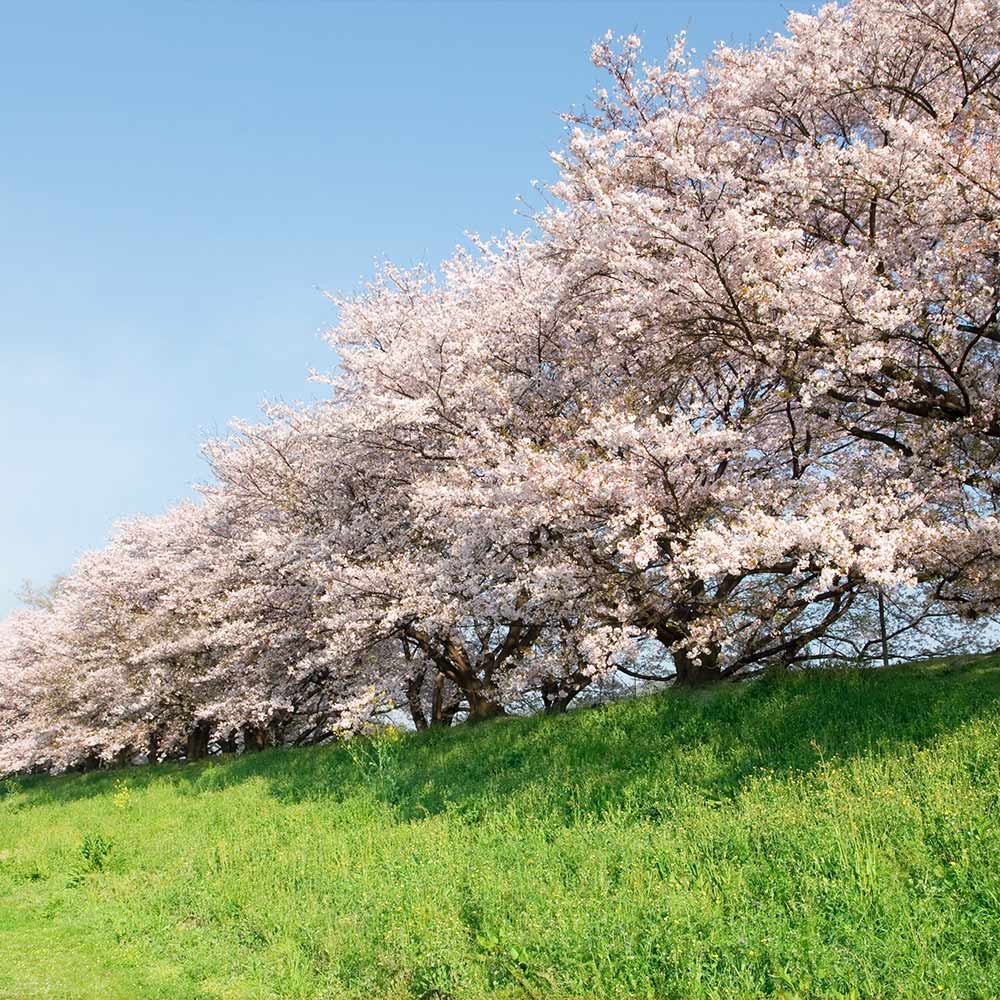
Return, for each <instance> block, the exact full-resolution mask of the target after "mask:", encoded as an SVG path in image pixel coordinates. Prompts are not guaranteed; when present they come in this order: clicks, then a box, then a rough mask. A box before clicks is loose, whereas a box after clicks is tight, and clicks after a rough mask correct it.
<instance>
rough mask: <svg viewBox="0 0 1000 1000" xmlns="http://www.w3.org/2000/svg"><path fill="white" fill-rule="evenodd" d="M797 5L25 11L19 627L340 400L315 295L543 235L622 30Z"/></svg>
mask: <svg viewBox="0 0 1000 1000" xmlns="http://www.w3.org/2000/svg"><path fill="white" fill-rule="evenodd" d="M786 6H787V5H786V4H785V3H775V2H771V0H760V2H754V0H741V2H721V0H717V2H702V3H694V2H686V0H684V2H671V0H661V2H658V3H645V2H631V0H622V2H618V3H611V2H593V3H588V2H570V0H555V2H548V3H545V2H537V3H532V2H527V0H525V2H507V3H486V2H470V3H462V2H450V3H411V4H404V3H366V4H360V3H357V4H352V3H336V2H325V3H310V2H307V0H285V2H278V0H273V2H252V0H242V2H240V3H226V2H223V0H213V2H208V0H205V2H202V3H193V2H181V0H177V2H172V3H153V2H145V3H129V4H125V3H122V4H116V3H114V2H111V0H101V2H100V3H96V4H83V3H67V4H64V5H61V4H54V3H45V2H37V0H34V2H29V0H21V2H19V3H16V2H11V0H8V3H6V4H4V5H3V8H2V10H3V30H2V32H0V92H2V95H3V99H2V101H0V135H2V136H3V150H4V152H3V157H2V159H0V225H2V231H3V238H2V240H0V379H2V389H3V391H2V392H0V425H2V427H3V428H4V437H3V447H2V450H0V482H2V489H0V552H2V556H0V614H3V613H5V612H6V611H8V610H9V609H10V608H12V607H14V606H15V605H16V601H15V598H14V593H15V591H16V590H17V588H18V587H19V586H20V584H21V583H22V581H24V580H25V579H27V578H30V579H31V580H33V581H35V582H36V583H44V582H46V581H48V580H49V579H50V578H51V577H52V576H54V575H55V574H56V573H58V572H60V571H61V570H64V569H66V568H68V567H69V566H70V565H71V564H72V563H73V561H74V560H75V559H76V558H77V557H78V556H79V554H80V553H81V552H83V551H84V550H86V549H88V548H93V547H95V546H99V545H100V544H101V543H102V541H103V540H104V538H105V537H106V535H107V533H108V530H109V529H110V527H111V525H112V524H113V523H114V522H115V521H116V520H117V519H119V518H121V517H126V516H130V515H133V514H137V513H156V512H158V511H161V510H163V509H164V508H165V507H166V506H168V505H169V504H170V503H172V502H174V501H176V500H178V499H180V498H181V497H184V496H187V495H189V494H190V489H191V485H192V484H193V483H196V482H198V481H203V480H204V479H205V478H206V477H207V471H206V468H205V466H204V464H203V462H202V460H201V458H200V455H199V443H200V442H201V441H202V440H203V439H204V438H205V437H206V436H212V435H215V434H218V433H220V432H222V431H224V430H225V426H226V424H227V422H228V421H229V420H230V419H231V418H232V417H234V416H239V417H251V418H252V417H253V416H254V415H255V413H256V412H257V409H258V406H259V404H260V402H261V400H262V399H264V398H270V399H276V398H282V399H286V400H293V399H309V398H313V397H315V396H316V395H318V394H319V393H320V391H321V390H320V389H319V387H316V386H313V385H311V384H310V383H308V382H306V380H305V379H306V374H307V371H308V369H309V368H310V367H314V368H320V369H323V368H329V367H330V366H331V365H332V363H333V359H332V356H331V354H330V352H329V350H328V348H327V347H326V346H325V345H324V343H323V342H322V340H321V339H320V331H321V330H322V329H323V328H325V327H328V326H330V325H331V324H332V322H333V320H334V315H333V312H332V309H331V307H330V305H329V303H328V302H327V301H326V300H325V299H324V297H323V296H322V294H321V290H322V289H328V290H331V291H350V290H352V289H355V288H357V287H358V286H359V285H360V283H361V282H362V281H363V280H364V279H365V278H366V277H368V276H370V275H371V273H372V267H373V262H374V261H375V260H376V259H378V258H381V257H387V258H390V259H392V260H394V261H397V262H399V263H403V264H413V263H416V262H418V261H427V262H429V263H432V264H433V263H436V262H438V261H439V260H441V259H442V258H443V257H446V256H448V255H449V254H450V253H451V251H452V249H453V248H454V246H455V244H456V243H458V242H459V241H461V239H462V235H463V233H464V232H465V231H467V230H470V231H476V232H480V233H483V234H490V233H496V232H500V231H503V230H504V229H507V228H515V229H520V228H523V226H524V221H523V220H521V219H518V218H517V217H516V216H515V215H514V211H515V209H516V208H517V204H516V202H515V198H516V196H518V195H525V196H530V194H531V181H532V179H534V178H539V179H541V180H548V179H551V178H552V176H553V171H552V168H551V166H550V164H549V160H548V151H549V150H551V149H553V148H555V147H557V146H558V145H559V143H560V140H561V136H562V131H563V124H562V122H560V120H559V117H558V115H559V113H560V112H561V111H564V110H566V109H568V108H570V107H571V106H573V105H580V104H581V103H582V102H584V101H585V100H586V98H587V96H588V95H589V93H590V92H591V90H592V88H593V87H594V85H595V83H597V82H598V77H597V74H596V70H595V69H594V68H593V66H592V65H591V63H590V60H589V50H590V45H591V43H592V42H593V41H594V40H596V39H597V38H598V37H600V36H601V35H602V34H603V33H604V32H605V31H606V30H607V29H608V28H613V29H614V30H615V31H616V32H624V33H627V32H630V31H637V32H638V33H639V34H641V35H642V36H643V38H644V40H645V43H646V47H647V52H648V53H649V55H650V56H654V55H655V56H658V55H659V54H660V53H662V52H663V51H665V49H666V47H667V44H668V40H669V39H670V38H672V36H673V35H674V34H675V33H676V32H677V31H678V30H680V29H683V28H687V29H688V31H689V37H690V38H691V40H692V43H693V44H694V45H695V46H696V48H698V49H699V50H700V51H705V50H706V49H707V48H708V47H709V45H710V43H711V41H713V40H714V39H717V38H721V39H724V40H726V41H736V42H746V41H751V40H755V39H757V38H759V37H761V36H762V35H764V34H766V33H767V32H770V31H773V30H776V29H778V28H780V27H781V24H782V22H783V19H784V16H785V12H786ZM796 6H799V7H802V6H806V5H805V4H799V5H796Z"/></svg>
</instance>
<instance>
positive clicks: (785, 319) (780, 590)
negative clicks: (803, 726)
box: [0, 0, 1000, 771]
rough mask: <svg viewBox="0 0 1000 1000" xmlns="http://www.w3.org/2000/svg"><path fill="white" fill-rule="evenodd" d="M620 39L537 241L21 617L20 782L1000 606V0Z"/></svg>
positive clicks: (343, 342) (11, 717)
mask: <svg viewBox="0 0 1000 1000" xmlns="http://www.w3.org/2000/svg"><path fill="white" fill-rule="evenodd" d="M594 58H595V61H596V63H597V64H598V65H599V66H601V67H603V69H605V70H606V71H607V73H608V77H609V80H610V84H609V89H608V90H606V91H604V90H602V91H599V92H598V94H597V96H596V99H595V102H594V105H593V108H592V109H591V111H590V112H589V113H587V114H586V115H580V116H575V117H572V118H570V119H569V120H570V123H571V131H570V136H569V139H568V141H567V143H566V145H565V148H564V149H563V151H562V152H561V153H560V154H558V156H557V163H558V166H559V169H560V173H561V178H560V181H559V183H558V184H557V185H556V186H555V188H554V189H553V192H552V193H553V199H552V207H550V208H549V209H547V210H545V211H543V212H542V213H541V214H540V215H539V216H538V218H537V219H536V223H537V234H536V235H535V236H534V237H533V238H530V239H529V238H527V237H510V238H507V239H505V240H503V241H499V242H494V243H489V244H475V245H474V246H473V248H472V249H471V250H467V251H461V252H459V253H458V254H457V255H456V256H455V257H454V258H453V259H452V260H450V261H449V262H447V263H446V264H445V265H443V266H442V268H441V269H440V271H439V273H437V274H435V273H431V272H427V271H422V270H416V271H409V272H404V271H400V270H397V269H394V268H391V267H386V268H385V269H383V271H382V273H381V274H380V275H379V276H378V278H377V279H376V280H375V282H374V283H373V284H372V285H371V286H370V287H369V288H367V289H366V291H365V292H364V293H363V294H361V295H360V296H357V297H355V298H352V299H349V300H345V301H339V302H338V303H337V305H338V307H339V322H338V325H337V327H336V329H334V330H333V331H332V333H331V334H330V335H329V339H330V343H331V346H332V347H333V348H334V350H335V351H336V353H337V357H338V362H339V363H338V366H337V368H336V371H335V373H334V374H333V375H331V376H329V377H328V378H325V379H324V381H326V382H327V383H328V384H329V390H330V393H329V399H328V400H327V401H325V402H323V403H321V404H319V405H314V406H311V407H273V408H270V409H269V410H268V411H267V414H266V420H265V421H264V422H263V423H261V424H254V425H250V424H247V425H242V424H241V425H237V426H236V427H235V428H234V434H233V436H232V437H231V438H229V439H227V440H223V441H218V442H213V443H211V444H210V445H209V446H208V447H207V454H208V457H209V459H210V461H211V464H212V467H213V470H214V473H215V479H214V482H213V484H212V485H211V486H209V487H207V488H205V489H204V497H203V502H201V503H199V504H184V505H181V506H179V507H177V508H175V509H173V510H171V511H169V512H168V513H167V514H166V515H164V516H162V517H156V518H143V519H139V520H136V521H132V522H128V523H126V524H123V525H121V526H120V527H119V529H118V531H117V533H116V535H115V536H114V538H113V540H112V541H111V543H110V544H109V545H108V546H107V547H106V548H105V549H104V550H102V551H100V552H95V553H92V554H90V555H88V556H86V557H85V558H84V559H83V560H82V561H81V562H80V563H79V564H78V565H77V566H76V567H75V568H74V569H73V570H72V572H70V573H69V574H68V575H67V576H66V577H65V578H63V579H61V580H60V581H59V583H58V584H57V586H56V587H55V588H54V589H53V591H52V593H51V594H50V595H49V597H48V598H47V599H45V600H43V601H39V602H37V606H36V607H32V608H26V609H25V610H23V611H19V612H16V613H14V614H13V615H12V616H11V617H10V618H9V619H8V620H7V621H6V622H5V623H3V625H2V626H0V771H15V770H20V769H24V768H32V767H36V768H37V767H43V768H64V767H69V766H83V765H87V764H91V765H93V764H96V763H97V762H99V761H107V760H130V759H137V758H139V757H143V758H147V759H158V758H161V757H165V756H180V755H185V756H187V757H189V758H191V757H198V756H202V755H204V754H205V753H208V752H209V751H210V750H212V749H219V750H237V749H254V748H259V747H263V746H266V745H269V744H279V743H280V744H289V743H305V742H311V741H316V740H320V739H325V738H329V737H330V736H331V735H333V734H335V733H337V732H338V731H344V730H352V729H356V728H357V727H359V726H360V725H363V724H364V723H365V722H366V721H367V720H369V719H371V718H372V716H373V715H375V714H377V713H384V712H387V711H390V710H391V709H392V707H393V706H395V710H397V711H405V712H406V713H407V714H408V716H409V718H410V720H411V721H412V723H413V725H415V726H416V727H418V728H424V727H427V726H430V725H448V724H450V723H451V722H452V721H454V720H456V719H461V718H467V719H471V720H476V719H482V718H486V717H488V716H491V715H495V714H498V713H500V712H503V711H505V710H509V709H510V708H511V707H512V706H517V707H519V708H521V707H532V706H534V707H544V708H545V709H546V710H548V711H558V710H561V709H564V708H565V707H566V706H567V705H568V704H569V703H570V702H571V701H572V700H573V699H574V698H575V697H577V696H578V695H579V694H580V693H581V692H583V691H585V689H587V688H588V686H589V685H591V684H593V683H594V682H595V681H601V680H606V679H607V678H621V677H623V676H625V677H633V678H639V679H642V680H649V679H656V678H673V679H674V680H675V682H676V683H678V684H704V683H711V682H713V681H718V680H721V679H723V678H729V677H738V676H744V675H747V674H751V673H754V672H756V671H758V670H760V669H762V668H764V667H765V666H768V665H779V666H792V665H796V664H803V663H810V662H815V661H817V660H822V659H823V658H825V657H838V658H842V657H847V656H852V655H856V654H859V653H863V652H865V651H866V649H867V644H868V643H869V641H870V640H871V639H872V634H873V633H872V630H871V619H872V615H873V614H874V612H875V608H876V606H877V602H878V598H879V595H882V596H883V598H884V600H885V601H887V602H888V608H889V614H888V628H889V631H890V633H891V635H892V638H893V641H894V644H895V646H896V648H897V649H904V648H905V649H908V650H916V649H918V648H922V647H923V646H925V645H926V644H927V643H933V642H935V641H937V642H943V641H944V642H950V643H954V642H956V641H958V638H959V637H960V636H961V634H962V628H963V625H962V623H963V622H967V621H970V620H979V621H980V622H981V621H982V620H983V619H984V618H985V619H989V618H990V616H992V615H995V613H996V609H997V606H998V604H1000V520H998V506H1000V478H998V469H1000V465H998V453H1000V325H998V318H1000V311H998V310H1000V306H998V302H1000V298H998V285H1000V273H998V272H1000V142H998V128H997V126H998V122H1000V16H998V9H997V4H996V3H995V2H994V0H852V2H850V3H848V4H847V5H845V6H836V5H829V6H826V7H824V8H822V9H821V10H820V11H819V13H818V14H816V15H815V16H805V15H799V14H793V15H791V17H790V18H789V20H788V24H787V29H786V32H785V33H784V34H783V35H779V36H776V37H775V38H773V39H772V40H770V41H768V42H767V43H764V44H761V45H760V46H757V47H754V48H748V49H733V48H727V47H719V48H718V49H717V50H716V51H715V52H714V54H713V55H712V56H711V57H710V58H709V59H708V60H707V61H706V62H705V64H704V65H703V66H702V67H701V68H700V69H697V68H694V67H693V66H691V65H690V64H689V62H688V56H687V53H686V50H685V47H684V43H683V40H679V41H678V42H677V44H676V45H675V47H674V49H673V50H672V51H671V52H670V53H669V55H668V58H667V59H666V60H665V61H664V62H663V63H661V64H656V65H646V64H645V63H643V62H642V61H641V57H640V51H639V43H638V40H637V39H636V38H634V37H629V38H626V39H624V40H622V41H621V43H620V44H618V45H613V44H612V43H611V40H610V39H608V40H607V41H605V42H603V43H602V44H599V45H597V46H595V49H594ZM977 629H980V633H981V628H980V626H977Z"/></svg>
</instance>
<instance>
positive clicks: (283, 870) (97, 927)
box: [0, 660, 1000, 1000]
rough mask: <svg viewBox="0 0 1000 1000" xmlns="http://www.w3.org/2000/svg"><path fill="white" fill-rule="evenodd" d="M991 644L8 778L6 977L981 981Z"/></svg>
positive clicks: (691, 994) (612, 993) (51, 986)
mask: <svg viewBox="0 0 1000 1000" xmlns="http://www.w3.org/2000/svg"><path fill="white" fill-rule="evenodd" d="M998 819H1000V661H996V660H993V661H989V660H984V661H976V662H974V663H972V664H971V665H967V666H964V667H957V666H954V665H951V666H938V667H911V668H905V669H896V670H892V671H886V672H883V671H872V672H862V673H859V672H849V671H844V672H831V673H824V674H816V675H811V676H800V677H794V678H789V679H766V680H763V681H760V682H756V683H754V684H751V685H745V686H742V687H737V686H733V687H730V688H727V689H725V690H722V691H719V692H717V693H712V694H710V695H707V696H706V695H693V696H691V695H683V694H671V693H668V694H665V695H660V696H656V697H650V698H641V699H638V700H635V701H630V702H625V703H620V704H617V705H612V706H609V707H606V708H602V709H596V710H594V709H586V710H580V711H577V712H573V713H571V714H570V715H569V716H567V717H565V718H538V719H530V720H499V721H496V722H493V723H488V724H484V725H482V726H480V727H478V728H476V729H456V730H454V731H449V732H443V733H433V734H426V735H422V736H408V737H402V738H398V739H390V740H384V741H383V742H382V743H380V744H379V745H377V746H376V745H371V744H368V745H363V744H358V745H356V746H354V747H350V748H345V747H335V748H322V749H313V750H300V751H287V752H271V753H265V754H260V755H257V756H251V757H245V758H225V759H218V760H213V761H210V762H206V763H204V764H196V765H190V766H185V765H167V766H159V767H153V768H141V769H135V770H126V771H113V772H101V773H93V774H87V775H78V776H67V777H63V778H56V779H52V778H33V779H27V780H20V781H15V782H7V783H6V784H5V786H4V788H3V792H2V797H0V997H4V998H8V997H9V998H18V1000H21V998H29V997H51V998H63V1000H69V998H73V1000H78V998H79V1000H91V998H93V1000H117V998H122V1000H145V998H161V997H162V998H171V1000H191V998H208V997H217V998H226V1000H237V998H240V1000H242V998H261V1000H263V998H280V1000H306V998H309V1000H320V998H323V1000H342V998H366V1000H368V998H404V997H406V998H418V997H424V998H430V997H442V998H443V997H455V998H483V1000H485V998H487V997H528V998H531V997H559V998H577V997H579V998H583V997H601V998H605V997H607V998H611V997H616V998H631V997H655V998H678V1000H681V998H683V1000H689V998H702V997H705V998H707V997H717V998H720V1000H721V998H751V997H760V996H785V997H824V998H826V997H857V998H869V997H934V996H940V997H948V998H957V997H969V998H972V997H983V998H985V997H990V996H993V995H995V994H996V992H997V989H998V985H997V984H1000V958H998V957H997V953H998V950H1000V949H998V948H997V946H996V942H997V940H998V939H1000V823H998Z"/></svg>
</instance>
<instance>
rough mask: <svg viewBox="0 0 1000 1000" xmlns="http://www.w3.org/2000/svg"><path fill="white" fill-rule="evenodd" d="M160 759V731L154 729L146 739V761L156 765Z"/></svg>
mask: <svg viewBox="0 0 1000 1000" xmlns="http://www.w3.org/2000/svg"><path fill="white" fill-rule="evenodd" d="M159 759H160V730H159V729H152V730H150V732H149V735H148V736H147V737H146V760H147V761H148V762H149V763H150V764H155V763H157V761H159Z"/></svg>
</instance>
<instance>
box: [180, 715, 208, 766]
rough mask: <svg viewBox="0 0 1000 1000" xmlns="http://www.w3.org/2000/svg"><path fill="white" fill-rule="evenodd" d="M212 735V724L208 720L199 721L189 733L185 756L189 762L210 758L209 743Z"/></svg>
mask: <svg viewBox="0 0 1000 1000" xmlns="http://www.w3.org/2000/svg"><path fill="white" fill-rule="evenodd" d="M211 735H212V724H211V723H210V722H209V721H208V720H207V719H199V720H198V721H197V722H196V723H195V724H194V726H193V728H192V729H191V730H190V731H189V732H188V737H187V748H186V752H185V756H186V757H187V759H188V760H201V759H202V758H203V757H207V756H208V743H209V739H210V737H211Z"/></svg>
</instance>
